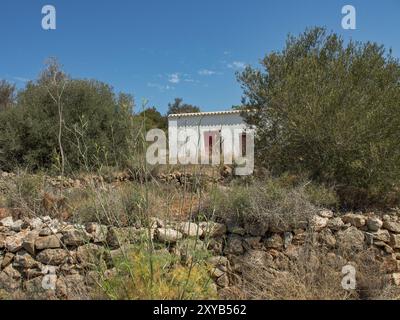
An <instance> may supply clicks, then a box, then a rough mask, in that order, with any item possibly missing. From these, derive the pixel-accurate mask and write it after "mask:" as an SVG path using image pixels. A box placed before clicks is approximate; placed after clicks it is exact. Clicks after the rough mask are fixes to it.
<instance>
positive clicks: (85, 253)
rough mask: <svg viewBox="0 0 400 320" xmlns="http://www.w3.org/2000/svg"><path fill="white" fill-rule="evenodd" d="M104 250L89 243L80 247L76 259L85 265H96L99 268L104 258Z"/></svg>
mask: <svg viewBox="0 0 400 320" xmlns="http://www.w3.org/2000/svg"><path fill="white" fill-rule="evenodd" d="M103 253H104V250H103V248H102V247H100V246H98V245H96V244H94V243H88V244H85V245H83V246H81V247H79V248H78V249H77V251H76V257H77V258H78V261H79V262H81V263H84V264H85V265H89V264H90V265H95V266H99V265H100V263H101V259H102V256H103Z"/></svg>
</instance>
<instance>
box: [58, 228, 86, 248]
mask: <svg viewBox="0 0 400 320" xmlns="http://www.w3.org/2000/svg"><path fill="white" fill-rule="evenodd" d="M89 239H90V236H89V235H88V233H87V232H86V231H85V230H78V229H71V230H67V231H65V232H63V237H62V242H63V243H64V244H65V245H67V246H81V245H83V244H85V243H88V242H89Z"/></svg>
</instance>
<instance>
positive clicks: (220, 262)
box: [207, 256, 229, 269]
mask: <svg viewBox="0 0 400 320" xmlns="http://www.w3.org/2000/svg"><path fill="white" fill-rule="evenodd" d="M207 262H208V263H209V264H210V265H212V266H213V267H219V268H220V269H222V268H227V267H228V266H229V260H228V258H227V257H224V256H213V257H210V258H208V259H207Z"/></svg>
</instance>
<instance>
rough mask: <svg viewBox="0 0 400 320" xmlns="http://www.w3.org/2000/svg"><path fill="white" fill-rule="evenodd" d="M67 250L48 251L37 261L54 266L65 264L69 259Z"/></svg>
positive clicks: (44, 251)
mask: <svg viewBox="0 0 400 320" xmlns="http://www.w3.org/2000/svg"><path fill="white" fill-rule="evenodd" d="M68 256H69V255H68V252H67V250H64V249H46V250H43V251H42V252H40V253H39V254H38V255H37V256H36V260H37V261H39V262H41V263H43V264H48V265H52V266H59V265H61V264H63V263H64V262H65V261H66V259H67V257H68Z"/></svg>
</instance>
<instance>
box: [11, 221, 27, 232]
mask: <svg viewBox="0 0 400 320" xmlns="http://www.w3.org/2000/svg"><path fill="white" fill-rule="evenodd" d="M23 226H24V221H22V220H17V221H14V223H13V224H12V226H11V227H10V229H11V230H12V231H15V232H20V231H21V230H22V228H23Z"/></svg>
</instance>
